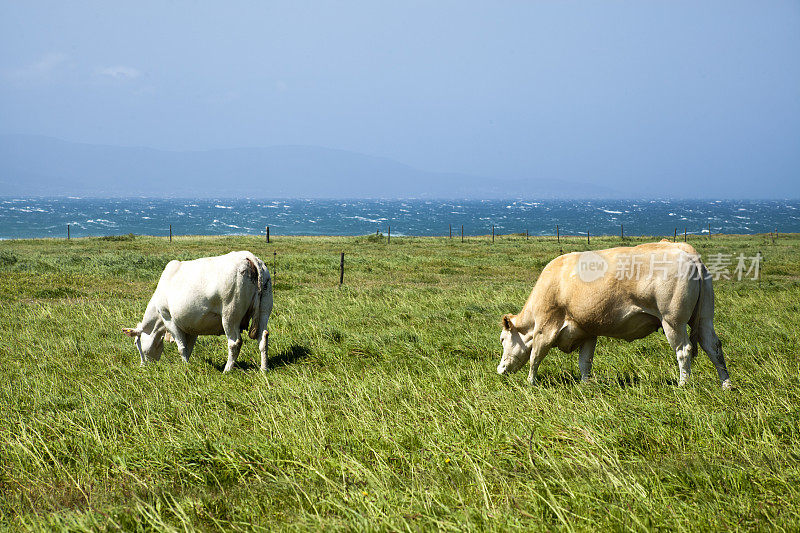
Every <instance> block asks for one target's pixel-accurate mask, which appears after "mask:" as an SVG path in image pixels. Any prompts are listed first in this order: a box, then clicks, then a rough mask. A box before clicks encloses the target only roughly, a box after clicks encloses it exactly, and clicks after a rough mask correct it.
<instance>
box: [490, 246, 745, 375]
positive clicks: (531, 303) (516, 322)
mask: <svg viewBox="0 0 800 533" xmlns="http://www.w3.org/2000/svg"><path fill="white" fill-rule="evenodd" d="M687 325H689V326H691V334H689V333H687ZM658 328H663V330H664V333H665V335H666V336H667V340H668V341H669V343H670V346H672V349H673V350H675V354H676V355H677V358H678V366H679V369H680V381H679V385H685V384H686V383H687V382H688V380H689V374H690V370H691V364H692V359H693V358H694V356H695V355H696V354H697V345H698V343H699V344H700V346H702V347H703V350H704V351H705V352H706V353H707V354H708V355H709V357H710V358H711V362H712V363H714V366H715V367H716V369H717V374H718V375H719V379H720V380H721V381H722V387H723V388H726V389H727V388H731V382H730V379H729V376H728V369H727V368H726V367H725V358H724V356H723V355H722V344H721V343H720V341H719V338H717V335H716V333H715V332H714V289H713V287H712V286H711V276H710V274H709V272H708V269H706V266H705V265H704V264H703V262H702V261H701V260H700V256H699V255H698V253H697V252H696V251H695V249H694V248H692V247H691V246H689V245H688V244H686V243H669V242H659V243H649V244H641V245H639V246H634V247H620V248H610V249H607V250H597V251H593V252H580V253H579V252H573V253H570V254H565V255H562V256H559V257H557V258H555V259H553V260H552V261H550V263H548V265H547V266H546V267H545V268H544V269H543V270H542V273H541V274H540V275H539V279H538V281H537V282H536V285H535V286H534V287H533V291H531V294H530V296H529V297H528V301H527V302H526V303H525V307H523V309H522V311H520V313H519V314H517V315H505V316H504V317H503V331H502V333H501V334H500V340H501V342H502V344H503V357H502V359H501V361H500V365H499V366H498V367H497V372H498V373H499V374H507V373H509V372H516V371H517V370H519V369H520V368H521V367H522V366H523V365H524V364H525V362H526V361H530V373H529V375H528V381H530V382H531V383H532V384H533V383H535V382H536V372H537V370H538V368H539V365H540V364H541V362H542V360H543V359H544V358H545V356H546V355H547V352H548V351H549V350H550V348H553V347H557V348H559V349H560V350H561V351H563V352H566V353H569V352H573V351H575V350H578V351H579V356H578V366H579V367H580V372H581V378H582V380H583V381H588V380H589V379H590V377H591V371H592V360H593V357H594V349H595V346H596V344H597V337H600V336H604V337H614V338H618V339H625V340H628V341H631V340H634V339H640V338H642V337H646V336H647V335H649V334H651V333H653V332H654V331H656V330H658Z"/></svg>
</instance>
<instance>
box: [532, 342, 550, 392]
mask: <svg viewBox="0 0 800 533" xmlns="http://www.w3.org/2000/svg"><path fill="white" fill-rule="evenodd" d="M549 351H550V342H549V339H547V338H545V336H544V334H543V333H539V334H536V335H535V336H534V339H533V347H532V348H531V361H530V363H531V369H530V372H528V383H530V384H531V385H536V383H537V382H538V376H537V373H538V372H539V365H540V364H542V361H543V360H544V358H545V357H546V356H547V352H549Z"/></svg>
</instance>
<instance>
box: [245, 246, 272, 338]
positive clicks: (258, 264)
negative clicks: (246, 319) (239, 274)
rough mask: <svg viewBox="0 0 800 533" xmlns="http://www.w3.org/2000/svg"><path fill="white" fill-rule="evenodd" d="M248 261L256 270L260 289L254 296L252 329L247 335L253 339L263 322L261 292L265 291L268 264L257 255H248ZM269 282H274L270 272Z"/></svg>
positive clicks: (251, 315) (251, 318) (251, 317)
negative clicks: (265, 273)
mask: <svg viewBox="0 0 800 533" xmlns="http://www.w3.org/2000/svg"><path fill="white" fill-rule="evenodd" d="M247 261H248V262H249V263H250V265H248V266H250V267H251V268H255V270H256V276H255V278H256V279H255V280H254V281H255V282H256V284H257V285H256V286H257V288H258V290H256V295H255V296H254V297H253V303H252V304H251V306H250V307H251V314H250V330H249V331H248V332H247V336H248V337H250V338H251V339H257V338H258V333H259V332H258V326H259V324H260V322H261V294H262V292H263V291H264V272H265V271H266V265H264V263H263V262H262V261H261V260H260V259H259V258H257V257H256V256H253V257H252V258H249V257H248V258H247ZM267 283H268V284H269V283H272V280H271V279H270V278H269V274H267Z"/></svg>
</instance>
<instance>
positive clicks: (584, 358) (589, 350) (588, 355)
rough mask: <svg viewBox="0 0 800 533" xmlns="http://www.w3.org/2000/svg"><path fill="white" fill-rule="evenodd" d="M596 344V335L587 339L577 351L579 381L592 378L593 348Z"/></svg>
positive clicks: (586, 380)
mask: <svg viewBox="0 0 800 533" xmlns="http://www.w3.org/2000/svg"><path fill="white" fill-rule="evenodd" d="M595 346H597V337H592V338H591V339H587V340H586V341H585V342H584V343H583V344H582V345H581V349H580V352H579V353H578V368H580V370H581V381H583V382H584V383H586V382H588V381H589V380H590V379H591V378H592V362H593V361H594V349H595Z"/></svg>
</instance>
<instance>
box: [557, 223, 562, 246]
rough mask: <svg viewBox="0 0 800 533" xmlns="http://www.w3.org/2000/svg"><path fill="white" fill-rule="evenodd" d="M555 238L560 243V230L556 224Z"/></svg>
mask: <svg viewBox="0 0 800 533" xmlns="http://www.w3.org/2000/svg"><path fill="white" fill-rule="evenodd" d="M556 240H557V241H558V243H559V244H561V232H560V231H559V230H558V224H556Z"/></svg>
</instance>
